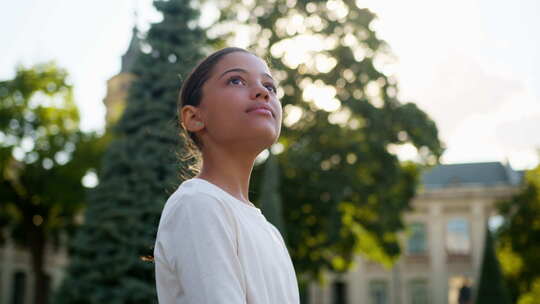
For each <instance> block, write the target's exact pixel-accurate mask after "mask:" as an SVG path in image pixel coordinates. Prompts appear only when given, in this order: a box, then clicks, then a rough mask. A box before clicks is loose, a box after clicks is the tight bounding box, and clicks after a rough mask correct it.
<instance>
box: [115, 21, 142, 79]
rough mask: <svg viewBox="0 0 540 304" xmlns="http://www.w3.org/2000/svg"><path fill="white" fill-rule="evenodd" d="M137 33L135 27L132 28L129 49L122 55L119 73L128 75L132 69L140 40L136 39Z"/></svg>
mask: <svg viewBox="0 0 540 304" xmlns="http://www.w3.org/2000/svg"><path fill="white" fill-rule="evenodd" d="M138 33H139V31H138V30H137V27H136V26H135V27H133V33H132V36H131V41H130V42H129V47H128V49H127V51H126V53H125V54H124V55H122V66H121V68H120V73H130V72H132V69H133V63H134V62H135V58H136V57H137V55H138V54H139V50H140V44H141V40H140V39H139V37H138Z"/></svg>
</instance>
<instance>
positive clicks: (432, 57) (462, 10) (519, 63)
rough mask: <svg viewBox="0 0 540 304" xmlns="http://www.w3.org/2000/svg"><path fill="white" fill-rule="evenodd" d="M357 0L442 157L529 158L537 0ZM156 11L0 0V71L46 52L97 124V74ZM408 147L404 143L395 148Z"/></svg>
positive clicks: (101, 91) (110, 70)
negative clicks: (426, 119) (372, 17)
mask: <svg viewBox="0 0 540 304" xmlns="http://www.w3.org/2000/svg"><path fill="white" fill-rule="evenodd" d="M357 3H358V5H359V6H362V7H367V8H369V9H371V10H372V11H374V12H375V13H376V14H377V16H378V20H377V22H376V24H375V25H374V26H375V29H376V30H377V35H378V37H379V38H381V39H384V40H385V41H387V42H388V43H389V45H390V47H391V48H392V50H393V53H394V54H395V55H396V57H397V58H398V61H397V62H396V64H394V66H393V70H394V73H395V76H396V78H397V79H398V83H399V88H400V97H401V100H402V101H410V102H415V103H416V104H418V106H419V107H420V108H421V109H422V110H424V111H425V112H427V113H428V115H429V116H430V117H431V118H432V119H433V120H434V121H435V122H436V123H437V126H438V128H439V132H440V137H441V139H442V141H443V142H444V143H445V145H446V147H447V150H446V152H445V154H444V155H443V157H442V162H443V163H461V162H479V161H501V162H506V161H509V162H510V164H511V166H512V167H513V168H515V169H527V168H532V167H533V166H535V165H536V164H537V163H538V161H539V159H538V153H539V152H537V149H539V148H540V18H538V16H540V2H538V1H536V0H519V1H503V0H454V1H442V0H411V1H402V0H401V1H400V0H363V1H360V0H359V1H357ZM135 10H137V12H138V15H137V18H135V16H134V11H135ZM205 14H207V12H206V11H205V12H203V15H205ZM208 14H209V15H211V12H210V13H208ZM159 20H160V16H159V14H158V13H156V11H155V10H154V8H153V7H152V1H151V0H115V1H105V0H94V1H68V0H47V1H39V0H19V1H9V2H8V1H3V2H2V4H0V37H2V41H3V46H2V47H1V48H0V79H9V78H10V77H13V75H14V72H15V67H16V66H17V65H18V64H23V65H25V66H29V65H32V64H35V63H39V62H45V61H50V60H54V61H56V62H57V64H58V65H60V66H61V67H63V68H65V69H67V70H68V72H69V73H70V80H71V82H72V83H73V85H74V90H75V98H76V102H77V104H78V106H79V109H80V112H81V127H82V128H83V130H103V126H104V115H105V107H104V106H103V102H102V100H103V98H104V96H105V93H106V81H107V80H108V79H109V78H111V77H112V76H114V75H115V74H117V73H118V72H119V70H120V57H121V56H122V55H123V54H124V52H125V51H126V49H127V47H128V44H129V41H130V39H131V33H132V28H133V26H134V24H135V23H136V24H137V25H138V26H139V27H140V28H141V30H146V29H147V28H148V26H149V24H150V23H151V22H156V21H159ZM240 46H241V45H240ZM413 152H414V149H412V148H411V147H407V146H405V147H403V148H402V149H401V150H400V155H401V157H402V158H404V159H406V158H410V157H412V155H413V154H414V153H413Z"/></svg>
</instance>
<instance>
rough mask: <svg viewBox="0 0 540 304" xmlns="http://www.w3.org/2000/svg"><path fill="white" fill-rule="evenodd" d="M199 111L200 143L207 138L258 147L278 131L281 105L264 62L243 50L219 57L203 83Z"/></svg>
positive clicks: (257, 148)
mask: <svg viewBox="0 0 540 304" xmlns="http://www.w3.org/2000/svg"><path fill="white" fill-rule="evenodd" d="M199 114H200V117H201V119H202V121H203V123H204V126H205V127H204V129H203V130H201V131H202V132H200V135H202V139H203V143H204V142H205V139H210V140H212V141H213V142H215V143H218V144H224V145H241V147H245V148H246V149H250V148H253V149H255V150H260V151H262V150H264V149H265V148H267V147H269V146H270V145H272V144H273V143H274V142H275V141H276V140H277V138H278V137H279V133H280V131H281V116H282V109H281V104H280V102H279V100H278V98H277V94H276V83H275V81H274V80H273V79H272V76H271V75H270V71H269V69H268V66H267V65H266V63H265V62H264V61H263V60H261V59H260V58H259V57H256V56H254V55H252V54H250V53H244V52H234V53H230V54H228V55H225V56H224V57H223V58H221V60H220V61H219V62H218V63H217V64H216V65H215V66H214V68H213V69H212V75H211V76H210V78H209V79H208V80H207V82H206V83H205V84H204V85H203V88H202V99H201V103H200V105H199ZM205 137H206V138H205ZM260 151H259V152H260Z"/></svg>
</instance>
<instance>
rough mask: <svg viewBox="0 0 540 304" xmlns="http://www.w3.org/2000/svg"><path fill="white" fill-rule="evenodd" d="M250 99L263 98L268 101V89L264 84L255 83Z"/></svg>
mask: <svg viewBox="0 0 540 304" xmlns="http://www.w3.org/2000/svg"><path fill="white" fill-rule="evenodd" d="M251 98H252V99H263V100H264V101H268V99H269V98H270V96H269V95H268V89H266V88H265V87H264V86H262V85H260V84H257V85H256V86H255V88H253V91H252V93H251Z"/></svg>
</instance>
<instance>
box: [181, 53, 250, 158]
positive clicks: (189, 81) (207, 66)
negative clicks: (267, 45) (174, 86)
mask: <svg viewBox="0 0 540 304" xmlns="http://www.w3.org/2000/svg"><path fill="white" fill-rule="evenodd" d="M235 52H243V53H248V54H252V53H251V52H249V51H247V50H245V49H242V48H237V47H228V48H224V49H221V50H219V51H216V52H214V53H212V54H211V55H209V56H208V57H206V58H205V59H203V60H202V61H201V62H199V64H198V65H197V66H196V67H195V68H194V69H193V71H191V73H190V74H189V76H188V77H187V78H186V80H185V81H184V84H183V85H182V88H181V89H180V96H179V98H178V121H179V122H180V128H181V132H183V133H184V134H187V135H188V136H189V138H190V139H191V141H192V144H195V147H194V148H196V149H198V150H199V151H200V149H201V148H202V142H201V141H200V139H199V138H197V136H196V135H195V133H193V132H189V131H188V130H187V129H186V128H185V126H184V125H183V124H182V122H181V119H182V116H181V110H182V108H183V107H184V106H187V105H191V106H195V107H197V106H199V104H200V103H201V99H202V87H203V85H204V84H205V83H206V81H208V79H209V78H210V76H211V74H212V70H213V69H214V67H215V66H216V64H218V63H219V61H220V60H221V59H222V58H223V57H224V56H226V55H228V54H231V53H235ZM188 142H189V140H188Z"/></svg>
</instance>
